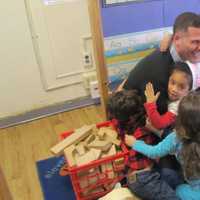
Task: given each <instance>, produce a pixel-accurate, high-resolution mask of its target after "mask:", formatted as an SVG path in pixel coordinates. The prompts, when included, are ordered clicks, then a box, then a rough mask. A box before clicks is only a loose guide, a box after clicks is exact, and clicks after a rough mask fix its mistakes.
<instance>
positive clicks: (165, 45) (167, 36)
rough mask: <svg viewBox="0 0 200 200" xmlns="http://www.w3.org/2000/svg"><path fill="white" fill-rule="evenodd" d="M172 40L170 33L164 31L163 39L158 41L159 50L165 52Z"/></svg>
mask: <svg viewBox="0 0 200 200" xmlns="http://www.w3.org/2000/svg"><path fill="white" fill-rule="evenodd" d="M171 42H172V35H171V34H169V33H165V34H164V36H163V39H162V40H161V41H160V51H161V52H165V51H167V49H168V48H169V46H170V44H171Z"/></svg>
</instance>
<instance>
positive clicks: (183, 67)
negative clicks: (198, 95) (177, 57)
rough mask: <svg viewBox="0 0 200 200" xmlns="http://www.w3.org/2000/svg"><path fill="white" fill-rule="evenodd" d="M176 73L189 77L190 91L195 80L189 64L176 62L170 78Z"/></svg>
mask: <svg viewBox="0 0 200 200" xmlns="http://www.w3.org/2000/svg"><path fill="white" fill-rule="evenodd" d="M174 72H183V73H185V74H186V75H187V79H188V83H189V90H191V89H192V84H193V78H192V72H191V70H190V67H189V66H188V64H187V63H184V62H175V63H174V67H173V68H172V70H171V73H170V76H171V75H172V74H173V73H174Z"/></svg>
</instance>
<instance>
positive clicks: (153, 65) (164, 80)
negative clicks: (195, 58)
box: [124, 50, 174, 114]
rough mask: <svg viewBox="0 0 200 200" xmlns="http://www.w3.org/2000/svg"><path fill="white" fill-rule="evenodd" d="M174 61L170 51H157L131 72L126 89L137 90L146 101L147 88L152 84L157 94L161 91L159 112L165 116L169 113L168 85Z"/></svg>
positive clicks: (158, 102)
mask: <svg viewBox="0 0 200 200" xmlns="http://www.w3.org/2000/svg"><path fill="white" fill-rule="evenodd" d="M173 64H174V61H173V59H172V56H171V54H170V51H169V50H168V51H166V52H160V51H159V50H155V51H154V52H152V53H151V54H150V55H148V56H147V57H145V58H144V59H142V60H141V61H140V62H139V63H138V64H137V65H136V66H135V67H134V68H133V69H132V70H131V72H130V74H129V76H128V79H127V81H126V82H125V84H124V89H129V90H130V89H136V90H137V91H138V92H139V95H141V96H142V98H143V100H144V101H145V95H144V91H145V86H146V84H147V83H148V82H151V83H152V84H153V86H154V90H155V92H158V91H160V96H159V98H158V100H157V102H156V103H157V106H158V111H159V112H160V114H163V113H165V112H166V111H167V99H168V94H167V85H168V80H169V74H170V71H171V70H172V68H173Z"/></svg>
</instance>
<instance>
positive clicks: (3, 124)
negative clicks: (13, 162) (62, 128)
mask: <svg viewBox="0 0 200 200" xmlns="http://www.w3.org/2000/svg"><path fill="white" fill-rule="evenodd" d="M99 103H100V99H91V98H90V97H84V98H81V99H76V100H73V101H67V102H62V103H60V104H56V105H51V106H48V107H44V108H40V109H37V110H33V111H30V112H26V113H23V114H20V115H17V116H11V117H6V118H3V119H0V128H7V127H10V126H15V125H19V124H22V123H26V122H30V121H33V120H36V119H40V118H43V117H47V116H51V115H55V114H58V113H62V112H66V111H70V110H73V109H77V108H81V107H85V106H89V105H93V104H99Z"/></svg>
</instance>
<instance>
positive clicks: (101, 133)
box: [98, 127, 118, 139]
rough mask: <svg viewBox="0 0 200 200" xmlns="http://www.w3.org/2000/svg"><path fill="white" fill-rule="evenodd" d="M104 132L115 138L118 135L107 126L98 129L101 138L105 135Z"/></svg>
mask: <svg viewBox="0 0 200 200" xmlns="http://www.w3.org/2000/svg"><path fill="white" fill-rule="evenodd" d="M105 134H106V135H109V136H110V137H112V138H115V139H116V138H117V136H118V134H117V132H116V131H115V130H113V129H111V128H109V127H102V128H100V129H99V131H98V135H99V137H100V138H101V139H102V138H103V137H104V136H105Z"/></svg>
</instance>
